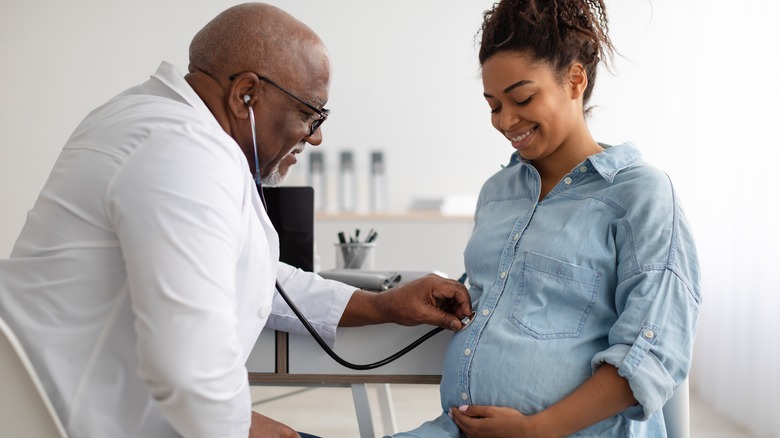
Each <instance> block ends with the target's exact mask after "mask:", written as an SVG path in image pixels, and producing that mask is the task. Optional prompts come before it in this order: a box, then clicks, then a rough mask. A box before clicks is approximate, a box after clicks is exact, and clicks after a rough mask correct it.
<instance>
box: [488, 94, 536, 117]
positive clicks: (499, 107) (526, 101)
mask: <svg viewBox="0 0 780 438" xmlns="http://www.w3.org/2000/svg"><path fill="white" fill-rule="evenodd" d="M532 98H533V96H529V97H528V99H526V100H524V101H522V102H515V105H517V106H526V105H528V104H529V103H531V99H532ZM500 110H501V106H498V107H496V108H495V109H492V110H490V114H496V113H497V112H498V111H500Z"/></svg>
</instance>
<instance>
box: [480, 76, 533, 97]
mask: <svg viewBox="0 0 780 438" xmlns="http://www.w3.org/2000/svg"><path fill="white" fill-rule="evenodd" d="M533 83H534V81H529V80H527V79H523V80H522V81H517V82H515V83H514V84H512V85H510V86H508V87H506V88H504V94H507V93H509V92H510V91H512V90H514V89H515V88H517V87H522V86H523V85H528V84H533ZM482 95H483V96H485V97H491V98H492V97H494V96H492V95H490V94H488V93H482Z"/></svg>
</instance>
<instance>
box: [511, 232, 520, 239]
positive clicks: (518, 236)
mask: <svg viewBox="0 0 780 438" xmlns="http://www.w3.org/2000/svg"><path fill="white" fill-rule="evenodd" d="M519 238H520V233H515V235H514V236H512V240H517V239H519Z"/></svg>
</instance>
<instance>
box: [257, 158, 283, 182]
mask: <svg viewBox="0 0 780 438" xmlns="http://www.w3.org/2000/svg"><path fill="white" fill-rule="evenodd" d="M279 165H281V163H279ZM286 176H287V175H283V174H282V172H280V171H279V166H276V167H274V168H273V169H271V173H269V174H268V175H266V176H264V177H261V178H260V182H262V183H263V185H265V186H277V185H279V184H281V183H282V181H284V177H286Z"/></svg>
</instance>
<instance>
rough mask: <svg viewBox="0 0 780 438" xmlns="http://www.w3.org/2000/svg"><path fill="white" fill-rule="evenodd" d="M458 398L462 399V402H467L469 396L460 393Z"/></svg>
mask: <svg viewBox="0 0 780 438" xmlns="http://www.w3.org/2000/svg"><path fill="white" fill-rule="evenodd" d="M460 398H461V399H463V400H468V399H469V395H468V394H466V393H465V392H461V393H460Z"/></svg>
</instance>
